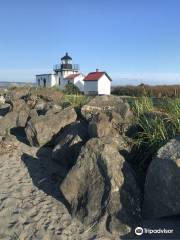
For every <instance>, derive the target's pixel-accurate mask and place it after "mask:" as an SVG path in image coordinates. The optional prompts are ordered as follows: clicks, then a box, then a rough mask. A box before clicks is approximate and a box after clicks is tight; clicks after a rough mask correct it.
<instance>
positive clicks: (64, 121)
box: [25, 107, 77, 146]
mask: <svg viewBox="0 0 180 240" xmlns="http://www.w3.org/2000/svg"><path fill="white" fill-rule="evenodd" d="M76 118H77V115H76V112H75V110H74V108H72V107H69V108H66V109H64V110H62V111H60V112H59V113H57V114H54V115H53V116H49V115H48V116H43V115H42V116H39V117H38V118H35V119H31V120H30V121H28V123H27V126H26V129H25V131H26V135H27V139H28V140H29V143H30V144H31V145H32V146H42V145H44V144H46V143H48V142H49V141H50V140H51V139H52V137H53V136H55V135H56V134H57V133H58V132H59V131H60V130H61V129H62V128H63V127H65V126H66V125H68V124H70V123H72V122H74V121H76Z"/></svg>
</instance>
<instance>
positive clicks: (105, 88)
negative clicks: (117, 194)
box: [36, 53, 112, 95]
mask: <svg viewBox="0 0 180 240" xmlns="http://www.w3.org/2000/svg"><path fill="white" fill-rule="evenodd" d="M53 70H54V73H52V74H40V75H36V84H37V86H38V87H53V86H59V87H60V88H61V89H64V87H65V86H66V85H67V84H68V83H73V84H75V85H76V86H77V87H78V88H79V90H80V91H81V92H84V93H85V94H87V95H110V94H111V81H112V80H111V78H110V77H109V75H108V74H107V73H106V72H100V71H98V69H97V70H96V72H91V73H89V74H88V75H87V76H86V77H85V76H84V75H83V74H82V73H80V72H79V65H78V64H72V58H71V57H70V56H69V55H68V53H66V55H65V56H64V57H62V58H61V63H60V64H57V65H55V66H54V69H53Z"/></svg>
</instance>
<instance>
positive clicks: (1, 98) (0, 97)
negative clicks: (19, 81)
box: [0, 96, 5, 105]
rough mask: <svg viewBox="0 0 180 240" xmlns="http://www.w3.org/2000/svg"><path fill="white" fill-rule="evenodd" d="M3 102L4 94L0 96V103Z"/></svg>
mask: <svg viewBox="0 0 180 240" xmlns="http://www.w3.org/2000/svg"><path fill="white" fill-rule="evenodd" d="M4 103H5V98H4V96H0V105H1V104H4Z"/></svg>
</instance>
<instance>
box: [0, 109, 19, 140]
mask: <svg viewBox="0 0 180 240" xmlns="http://www.w3.org/2000/svg"><path fill="white" fill-rule="evenodd" d="M17 118H18V113H17V112H9V113H8V114H6V116H4V117H2V118H1V119H0V135H1V136H5V135H7V134H9V133H10V129H11V128H14V127H16V122H17Z"/></svg>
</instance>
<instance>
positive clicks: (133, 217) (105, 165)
mask: <svg viewBox="0 0 180 240" xmlns="http://www.w3.org/2000/svg"><path fill="white" fill-rule="evenodd" d="M125 148H126V144H125V142H124V140H123V139H122V138H121V139H120V138H116V139H115V138H93V139H90V140H89V141H88V142H87V143H86V144H85V146H84V147H83V148H82V150H81V153H80V155H79V157H78V159H77V162H76V164H75V165H74V166H73V167H72V169H71V170H70V171H69V173H68V175H67V176H66V178H65V179H64V181H63V182H62V184H61V186H60V190H61V191H62V193H63V195H64V197H65V199H66V200H67V201H68V203H69V204H70V206H71V212H72V215H73V216H76V217H77V218H79V219H80V220H81V221H82V222H83V223H84V224H86V225H91V224H97V223H99V222H104V227H105V228H106V230H108V231H110V232H111V233H118V235H121V234H126V233H127V232H128V231H129V227H128V225H131V224H133V223H135V222H137V221H139V219H140V191H139V188H138V185H137V183H136V180H135V178H134V175H133V171H132V169H131V167H130V166H129V164H128V163H127V162H126V161H125V160H124V157H123V156H122V155H121V154H120V153H119V151H120V150H124V149H125Z"/></svg>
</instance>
